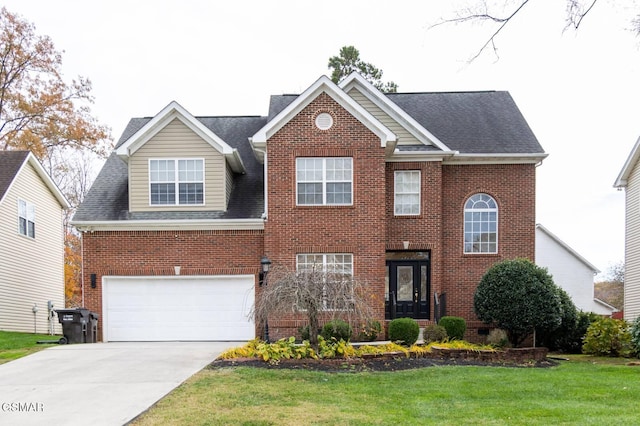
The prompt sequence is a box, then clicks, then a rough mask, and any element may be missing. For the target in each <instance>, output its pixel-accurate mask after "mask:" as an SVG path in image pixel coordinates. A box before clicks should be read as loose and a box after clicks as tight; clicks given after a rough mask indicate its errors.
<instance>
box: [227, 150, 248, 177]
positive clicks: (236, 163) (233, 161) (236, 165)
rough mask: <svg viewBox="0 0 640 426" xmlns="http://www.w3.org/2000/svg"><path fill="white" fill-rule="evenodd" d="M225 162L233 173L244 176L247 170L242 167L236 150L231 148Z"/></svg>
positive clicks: (242, 164) (242, 163)
mask: <svg viewBox="0 0 640 426" xmlns="http://www.w3.org/2000/svg"><path fill="white" fill-rule="evenodd" d="M226 158H227V161H228V162H229V165H230V166H231V170H233V171H234V172H235V173H241V174H245V173H246V172H247V169H246V168H245V167H244V162H243V161H242V157H240V153H239V152H238V150H237V149H235V148H233V150H232V151H231V154H229V155H226Z"/></svg>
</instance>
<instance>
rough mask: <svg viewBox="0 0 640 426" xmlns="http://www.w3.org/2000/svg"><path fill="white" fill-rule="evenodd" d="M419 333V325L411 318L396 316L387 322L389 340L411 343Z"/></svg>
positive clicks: (409, 344) (408, 344)
mask: <svg viewBox="0 0 640 426" xmlns="http://www.w3.org/2000/svg"><path fill="white" fill-rule="evenodd" d="M419 335H420V326H419V325H418V323H417V322H416V320H414V319H413V318H396V319H394V320H392V321H391V322H390V323H389V340H391V341H392V342H398V341H401V342H402V343H403V344H404V345H406V346H411V345H413V344H414V343H415V342H416V340H418V336H419Z"/></svg>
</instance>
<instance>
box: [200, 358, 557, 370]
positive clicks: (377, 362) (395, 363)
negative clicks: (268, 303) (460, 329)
mask: <svg viewBox="0 0 640 426" xmlns="http://www.w3.org/2000/svg"><path fill="white" fill-rule="evenodd" d="M445 365H475V366H487V367H514V368H522V367H527V368H529V367H535V368H546V367H554V366H556V365H558V363H557V362H556V361H553V360H550V359H545V360H543V361H537V362H531V363H524V364H519V363H514V362H504V361H501V362H497V361H483V360H479V359H457V358H444V357H420V358H414V357H411V358H409V357H406V356H404V355H393V356H379V357H374V358H365V359H362V358H349V359H345V358H338V359H321V360H314V359H283V360H280V361H279V362H277V363H269V362H265V361H262V360H260V359H256V358H235V359H228V360H215V361H214V362H212V363H211V364H210V365H209V367H208V368H210V369H220V368H229V367H240V366H243V367H258V368H268V369H292V370H310V371H324V372H329V373H351V372H353V373H356V372H363V371H401V370H410V369H415V368H425V367H435V366H445Z"/></svg>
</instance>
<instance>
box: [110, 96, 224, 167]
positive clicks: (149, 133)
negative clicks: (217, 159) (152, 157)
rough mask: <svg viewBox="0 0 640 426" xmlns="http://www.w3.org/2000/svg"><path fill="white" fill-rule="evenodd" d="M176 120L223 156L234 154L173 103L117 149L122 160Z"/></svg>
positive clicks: (216, 136) (218, 138) (203, 126)
mask: <svg viewBox="0 0 640 426" xmlns="http://www.w3.org/2000/svg"><path fill="white" fill-rule="evenodd" d="M175 118H178V119H179V120H180V121H182V123H184V125H185V126H187V127H188V128H189V129H191V130H192V131H193V132H194V133H196V134H197V135H198V136H200V137H201V138H202V139H204V140H205V142H207V143H208V144H209V145H211V146H212V147H213V148H214V149H216V150H217V151H218V152H220V153H221V154H223V155H225V156H227V155H232V154H233V148H231V147H230V146H229V145H228V144H227V143H226V142H225V141H223V140H222V139H221V138H220V137H219V136H218V135H216V134H215V133H213V132H212V131H211V130H209V129H208V128H207V127H206V126H205V125H204V124H202V123H201V122H200V121H199V120H198V119H197V118H195V117H194V116H193V115H191V113H189V111H187V110H186V109H185V108H183V107H182V106H181V105H180V104H179V103H177V102H176V101H171V103H169V105H167V106H166V107H164V108H163V109H162V111H160V112H159V113H158V114H156V116H155V117H153V118H152V119H151V121H149V122H148V123H147V124H145V125H144V126H142V128H141V129H140V130H138V131H137V132H136V133H134V134H133V136H131V137H130V138H129V139H128V140H127V141H126V142H125V143H123V144H122V145H120V147H119V148H118V149H116V153H117V154H118V155H119V156H120V157H122V158H127V157H129V156H130V155H132V154H134V153H135V152H136V151H137V150H138V149H140V148H141V147H142V146H143V145H144V144H145V143H147V142H148V141H149V139H151V138H152V137H153V136H155V135H156V134H157V133H158V132H160V131H161V130H162V129H164V127H165V126H166V125H167V124H169V123H170V122H171V121H173V120H174V119H175Z"/></svg>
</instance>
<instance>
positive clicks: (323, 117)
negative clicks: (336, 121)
mask: <svg viewBox="0 0 640 426" xmlns="http://www.w3.org/2000/svg"><path fill="white" fill-rule="evenodd" d="M331 126H333V117H332V116H331V114H329V113H327V112H323V113H320V114H318V115H317V116H316V127H317V128H318V129H320V130H329V129H330V128H331Z"/></svg>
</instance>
